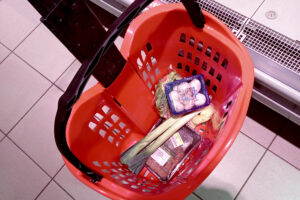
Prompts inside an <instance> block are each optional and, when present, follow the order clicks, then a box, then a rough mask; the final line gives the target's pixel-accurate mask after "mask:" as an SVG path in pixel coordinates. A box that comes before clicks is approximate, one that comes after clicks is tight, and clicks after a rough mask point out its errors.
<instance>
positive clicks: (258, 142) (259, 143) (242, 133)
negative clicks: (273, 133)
mask: <svg viewBox="0 0 300 200" xmlns="http://www.w3.org/2000/svg"><path fill="white" fill-rule="evenodd" d="M240 132H241V133H242V134H243V135H244V136H246V137H247V138H249V139H250V140H252V141H253V142H255V143H256V144H258V145H259V146H261V147H263V148H264V149H267V147H265V146H264V145H262V144H260V143H259V142H258V141H256V140H255V139H253V138H252V137H250V136H249V135H247V134H245V133H244V132H242V131H240ZM274 138H275V137H274Z"/></svg>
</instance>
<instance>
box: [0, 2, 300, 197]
mask: <svg viewBox="0 0 300 200" xmlns="http://www.w3.org/2000/svg"><path fill="white" fill-rule="evenodd" d="M218 1H219V2H221V3H224V5H226V6H228V7H232V8H233V9H235V10H239V9H240V8H243V9H242V10H241V12H244V13H243V14H245V15H247V16H249V17H250V16H252V15H254V16H259V12H263V11H261V10H260V9H258V10H257V8H258V7H259V6H261V9H265V6H266V5H269V4H270V1H268V0H265V1H263V0H257V1H252V2H250V1H246V2H247V6H244V5H243V4H241V3H238V2H240V1H233V2H236V3H233V2H229V1H222V0H218ZM265 3H266V4H265ZM261 4H262V5H261ZM276 5H277V4H276ZM255 12H256V14H257V15H256V14H255ZM39 17H40V15H39V14H38V13H37V12H36V11H35V10H34V9H33V8H32V7H31V6H30V4H29V3H27V1H18V0H2V1H0V94H1V97H0V200H18V199H22V200H27V199H28V200H32V199H38V200H53V199H55V200H68V199H76V200H93V199H107V198H106V197H104V196H102V195H100V194H98V193H97V192H95V191H93V190H91V189H90V188H88V187H86V186H85V185H83V184H82V183H81V182H79V181H78V180H77V179H76V178H74V176H73V175H71V174H70V172H69V171H68V169H67V168H66V167H65V166H64V163H63V161H62V158H61V156H60V154H59V153H58V150H57V148H56V146H55V142H54V138H53V123H54V116H55V112H56V109H57V101H58V98H59V96H60V95H61V94H62V93H63V91H64V90H65V89H66V87H67V86H68V83H69V82H70V80H71V78H72V77H73V76H74V74H75V72H76V71H77V70H78V69H79V67H80V63H79V62H78V61H77V60H75V58H74V56H73V55H72V54H71V53H70V52H69V51H68V50H67V49H66V48H65V47H64V46H63V45H62V44H61V43H60V42H59V41H58V40H57V39H56V38H55V37H54V36H53V35H52V34H51V33H50V31H48V30H47V29H46V28H45V27H44V25H42V24H40V22H39ZM119 44H120V43H118V45H119ZM95 83H96V80H95V79H91V80H90V81H89V83H88V86H87V88H88V87H91V86H92V85H94V84H95ZM299 130H300V128H299V126H297V125H295V124H292V123H290V122H288V121H287V120H286V119H285V118H283V117H281V116H279V115H277V114H275V113H274V112H273V111H270V110H269V109H267V108H265V107H264V106H262V105H261V104H259V103H258V102H256V101H252V102H251V106H250V109H249V112H248V116H247V118H246V120H245V123H244V126H243V127H242V129H241V133H240V134H239V136H238V137H237V139H236V141H235V142H234V144H233V146H232V147H231V149H230V150H229V152H228V153H227V154H226V156H225V157H224V159H223V160H222V161H221V163H220V164H219V165H218V166H217V168H216V169H215V170H214V171H213V173H212V174H211V175H210V176H209V177H208V178H207V179H206V180H205V181H204V182H203V184H202V185H200V186H199V187H198V188H197V189H196V190H195V191H194V193H193V194H191V195H190V196H189V197H188V198H187V199H188V200H197V199H199V198H200V197H201V198H202V199H205V200H211V199H221V200H227V199H228V200H230V199H238V200H248V199H249V200H252V199H282V200H285V199H289V200H293V199H294V200H296V199H300V148H299V147H300V144H299V143H300V142H299V141H300V134H299Z"/></svg>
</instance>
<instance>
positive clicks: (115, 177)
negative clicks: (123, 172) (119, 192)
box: [110, 174, 120, 179]
mask: <svg viewBox="0 0 300 200" xmlns="http://www.w3.org/2000/svg"><path fill="white" fill-rule="evenodd" d="M110 176H111V177H113V178H114V179H120V178H119V177H118V176H117V175H115V174H112V175H110Z"/></svg>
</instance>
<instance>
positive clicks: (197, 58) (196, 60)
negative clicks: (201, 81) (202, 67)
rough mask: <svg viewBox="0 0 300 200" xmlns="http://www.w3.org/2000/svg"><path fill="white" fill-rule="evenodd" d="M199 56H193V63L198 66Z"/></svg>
mask: <svg viewBox="0 0 300 200" xmlns="http://www.w3.org/2000/svg"><path fill="white" fill-rule="evenodd" d="M199 63H200V58H199V57H198V56H196V57H195V65H197V66H199Z"/></svg>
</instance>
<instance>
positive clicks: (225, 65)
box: [55, 0, 254, 200]
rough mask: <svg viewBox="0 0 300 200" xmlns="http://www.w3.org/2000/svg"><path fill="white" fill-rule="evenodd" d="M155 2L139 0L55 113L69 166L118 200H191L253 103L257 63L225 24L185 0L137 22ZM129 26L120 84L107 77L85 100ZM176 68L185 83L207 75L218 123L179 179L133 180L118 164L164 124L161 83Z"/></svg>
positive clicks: (146, 176)
mask: <svg viewBox="0 0 300 200" xmlns="http://www.w3.org/2000/svg"><path fill="white" fill-rule="evenodd" d="M150 2H151V1H150V0H137V1H135V2H134V3H133V4H132V5H131V6H130V7H129V8H128V9H127V10H126V11H125V12H124V13H123V14H122V15H121V17H119V18H118V19H117V20H116V21H115V23H114V24H113V25H112V27H111V28H110V29H109V30H108V32H107V36H106V38H105V39H104V40H103V44H102V45H101V47H100V48H99V50H98V52H97V54H96V55H95V56H94V58H93V59H92V60H91V61H86V62H83V64H82V66H81V68H80V69H79V71H78V72H77V74H76V75H75V77H74V79H73V80H72V82H71V84H70V85H69V87H68V89H67V90H66V92H65V93H64V95H63V96H62V97H61V98H60V100H59V106H58V111H57V115H56V121H55V139H56V143H57V146H58V148H59V150H60V152H61V154H62V155H63V158H64V161H65V163H66V165H67V167H68V168H69V170H70V171H71V172H72V173H73V175H74V176H75V177H76V178H78V179H79V180H80V181H82V182H83V183H85V184H86V185H87V186H89V187H91V188H93V189H94V190H96V191H98V192H99V193H102V194H104V195H105V196H107V197H109V198H112V199H172V200H173V199H184V198H185V197H186V196H188V195H189V194H190V193H191V192H192V191H193V190H195V189H196V188H197V186H198V185H199V184H201V183H202V182H203V181H204V180H205V178H206V177H207V176H208V175H209V174H210V173H211V171H212V170H213V169H214V168H215V167H216V165H217V164H218V163H219V162H220V160H221V159H222V158H223V156H224V155H225V153H226V152H227V151H228V149H229V148H230V146H231V144H232V143H233V142H234V139H235V138H236V136H237V134H238V133H239V130H240V128H241V126H242V123H243V121H244V119H245V116H246V112H247V109H248V105H249V101H250V98H251V92H252V87H253V81H254V73H253V64H252V61H251V58H250V56H249V55H248V52H247V51H246V49H245V47H244V46H243V45H242V44H241V42H240V41H239V40H238V39H237V38H236V37H235V36H234V35H233V34H232V33H231V31H230V30H229V29H228V28H227V27H226V26H225V25H224V24H223V23H222V22H221V21H219V20H218V19H217V18H216V17H214V16H213V15H211V14H209V13H207V12H204V11H203V15H204V16H203V15H202V12H201V10H200V9H199V6H198V4H197V3H195V2H194V1H191V0H185V1H183V2H184V6H183V5H182V4H166V5H161V6H157V7H155V8H151V9H149V10H148V11H146V12H143V13H142V14H140V15H139V16H137V17H136V18H135V19H134V20H133V21H132V22H131V20H132V19H133V18H134V17H135V16H136V15H137V14H138V13H139V12H140V11H141V10H143V9H144V8H145V7H146V6H147V5H148V4H149V3H150ZM197 6H198V7H197ZM204 19H205V20H204ZM129 22H131V24H130V26H129V28H128V29H127V33H126V35H125V37H124V41H123V45H122V48H121V53H122V55H123V56H124V58H125V59H126V61H127V62H126V64H125V66H124V67H123V68H122V70H121V71H120V72H119V74H118V76H117V77H116V78H115V77H113V79H110V78H111V77H110V73H107V77H106V78H107V79H106V80H105V82H103V83H102V84H101V83H98V84H97V85H96V86H94V87H92V88H91V89H89V90H88V91H86V92H84V93H83V94H82V95H81V93H82V90H83V88H84V86H85V84H86V82H87V80H88V78H89V77H90V75H91V73H92V71H93V69H94V67H95V65H96V64H97V63H98V61H99V59H100V58H101V57H102V55H103V54H104V53H105V51H106V50H107V48H108V47H109V45H110V44H112V42H113V41H114V40H115V38H116V37H117V36H118V34H119V33H120V32H121V31H122V28H123V27H124V26H125V25H127V24H128V23H129ZM204 23H205V24H204ZM87 39H88V38H87ZM170 68H172V69H173V70H176V71H177V72H178V73H179V74H181V75H182V76H183V77H188V76H192V75H195V74H203V76H204V78H205V81H206V85H207V89H208V92H209V94H210V95H211V103H212V104H213V105H214V106H215V108H216V110H217V111H216V113H215V114H214V116H213V119H214V121H213V120H211V121H209V122H207V123H204V124H202V128H201V130H200V131H202V141H201V144H200V145H199V147H197V148H196V150H195V151H194V152H193V153H192V154H191V155H190V156H189V157H188V159H187V160H186V161H185V162H184V164H183V165H182V166H181V167H180V170H179V171H178V172H177V173H176V175H175V176H174V178H173V179H171V180H170V181H169V182H166V183H162V182H160V181H158V180H157V179H156V178H155V177H154V176H152V175H151V173H149V172H148V171H147V170H146V169H143V171H142V172H141V174H140V175H139V176H135V175H133V174H131V172H130V171H129V170H128V169H127V167H126V166H125V165H122V164H121V163H120V162H119V160H120V154H121V153H122V152H124V151H125V150H126V149H127V148H129V147H130V146H131V145H133V144H134V143H135V142H137V141H138V140H140V139H142V138H143V137H144V136H145V134H147V133H148V132H149V130H150V129H151V128H152V126H153V125H154V124H155V123H156V122H157V121H158V119H159V116H158V114H157V111H156V108H155V105H154V103H153V101H154V92H155V85H156V84H157V83H158V81H159V80H160V79H161V78H162V77H163V76H164V75H166V74H167V73H168V72H169V70H170ZM106 71H108V72H109V70H106ZM79 97H80V98H79ZM87 199H88V197H87Z"/></svg>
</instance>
